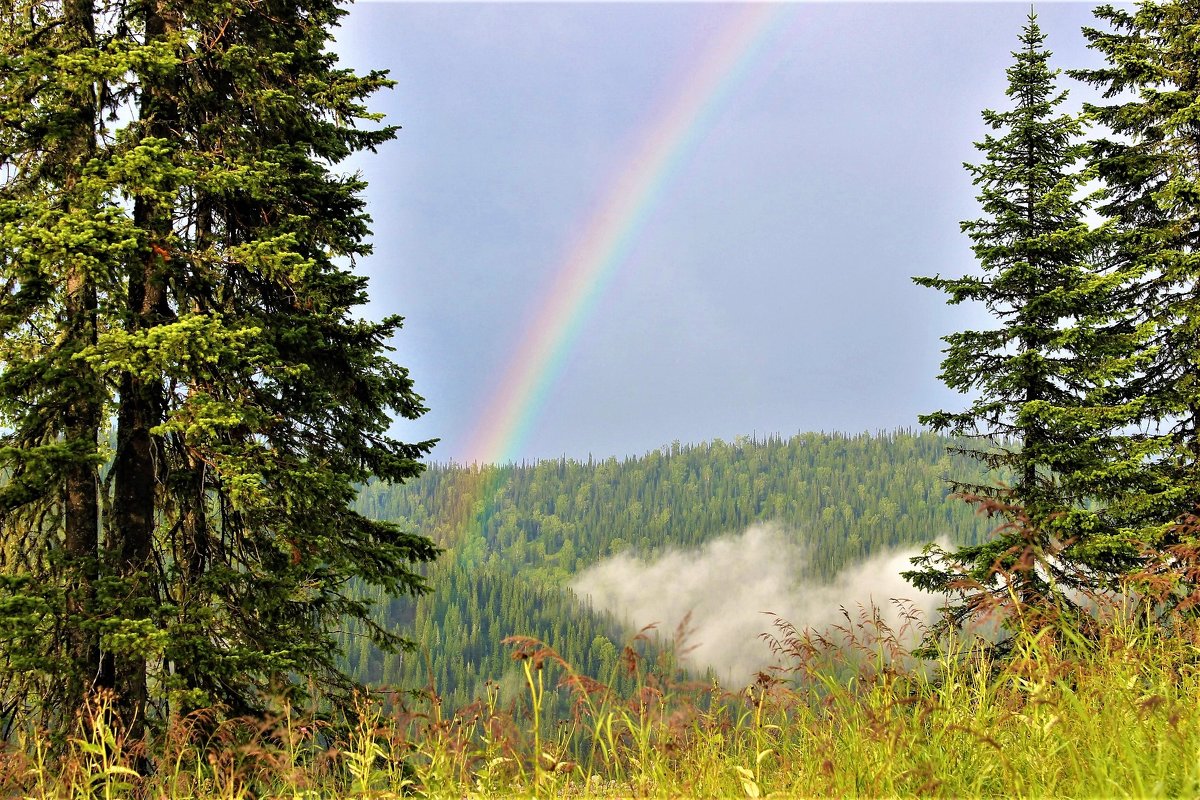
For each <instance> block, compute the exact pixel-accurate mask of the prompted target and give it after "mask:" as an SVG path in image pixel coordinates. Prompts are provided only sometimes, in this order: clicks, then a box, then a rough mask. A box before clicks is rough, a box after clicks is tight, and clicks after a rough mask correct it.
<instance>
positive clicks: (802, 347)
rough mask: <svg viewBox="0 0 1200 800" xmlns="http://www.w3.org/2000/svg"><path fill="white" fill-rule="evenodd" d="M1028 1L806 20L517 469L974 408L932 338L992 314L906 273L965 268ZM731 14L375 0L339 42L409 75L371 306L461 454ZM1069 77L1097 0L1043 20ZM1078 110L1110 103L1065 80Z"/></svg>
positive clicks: (651, 229) (672, 206)
mask: <svg viewBox="0 0 1200 800" xmlns="http://www.w3.org/2000/svg"><path fill="white" fill-rule="evenodd" d="M1028 10H1029V6H1028V4H1022V3H931V4H916V3H886V4H874V3H811V4H810V3H798V4H795V5H794V6H793V7H791V8H790V9H789V21H788V23H787V25H786V26H782V27H781V28H780V30H779V31H778V32H777V36H776V38H775V40H774V42H773V44H772V45H770V46H769V47H767V48H766V49H765V51H764V52H763V53H762V54H761V56H760V58H759V59H758V60H757V61H755V62H754V63H753V65H752V66H751V69H750V71H749V73H748V75H747V77H746V79H745V80H743V81H742V82H741V83H739V84H738V85H737V87H736V90H735V91H734V92H733V93H732V94H731V96H730V97H729V98H728V99H727V101H726V102H724V103H723V104H722V105H721V106H720V108H719V109H718V112H717V114H716V115H715V116H714V117H713V119H712V121H711V124H710V125H708V126H707V127H706V128H705V129H703V130H702V132H701V134H702V135H701V138H700V139H699V141H698V143H697V145H696V146H695V148H694V149H693V150H691V151H690V154H689V156H688V158H687V160H686V162H685V164H684V166H683V168H682V169H681V170H680V171H679V172H678V174H677V175H676V176H675V178H674V180H673V181H672V182H671V183H670V184H669V185H668V186H667V187H666V190H665V191H664V193H663V194H662V197H661V200H660V202H659V203H658V205H657V206H656V208H655V209H654V210H653V212H652V214H651V216H650V218H649V220H648V222H647V225H646V227H645V228H644V230H643V232H642V234H641V235H640V237H639V238H638V241H637V243H636V246H635V247H634V250H633V252H632V253H631V255H630V257H629V258H628V260H627V261H626V262H625V263H623V264H622V265H621V267H620V268H619V271H618V272H617V274H616V277H615V279H614V280H613V281H612V283H611V284H610V285H609V286H608V287H607V290H606V291H605V292H604V294H603V295H602V296H601V297H600V298H599V299H598V302H597V303H596V304H595V307H594V309H593V312H592V313H591V314H590V315H589V316H588V317H587V318H586V319H585V320H584V321H583V324H582V326H581V328H580V333H579V337H578V339H577V341H576V342H575V345H574V347H573V348H572V350H571V351H570V353H569V356H568V358H567V359H566V362H565V366H564V368H563V369H562V370H561V372H559V373H558V374H556V376H555V379H554V381H553V383H552V385H551V388H550V390H549V393H548V395H547V397H546V402H545V404H544V406H542V408H541V411H540V413H539V414H538V416H537V418H536V420H535V423H534V425H533V426H532V428H531V430H530V433H529V435H528V437H527V438H526V439H525V440H524V441H523V442H522V443H521V444H520V447H519V448H518V457H520V458H528V459H533V458H542V457H558V456H560V455H567V456H570V457H579V458H586V457H587V456H588V455H589V454H591V455H594V456H597V457H607V456H609V455H616V456H625V455H638V454H641V453H644V452H646V451H648V450H651V449H654V448H657V447H659V446H661V445H664V444H669V443H670V442H672V441H673V440H680V441H683V442H695V441H701V440H706V439H712V438H715V437H721V438H724V439H732V438H734V437H735V436H738V435H749V434H751V433H754V432H757V433H758V434H759V435H763V434H766V433H781V434H783V435H789V434H792V433H795V432H797V431H810V430H841V431H849V432H859V431H864V430H871V431H874V430H877V429H890V428H893V427H897V426H915V425H916V416H917V414H919V413H923V412H927V411H931V410H934V409H937V408H959V407H961V405H962V404H963V402H964V400H963V398H961V397H960V396H957V395H955V394H953V393H951V392H949V391H948V390H946V389H945V388H944V387H942V386H941V384H940V383H939V382H938V380H937V373H938V363H939V361H940V359H941V353H940V350H941V346H942V343H941V342H940V341H939V338H938V337H939V336H942V335H944V334H946V333H949V332H952V331H954V330H959V329H962V328H963V327H965V326H968V325H976V326H978V325H981V324H983V325H986V324H987V319H986V317H984V316H983V315H982V312H980V311H979V310H977V309H970V308H951V307H948V306H946V305H945V304H944V301H943V299H942V297H941V296H939V294H938V293H937V292H935V291H932V290H927V289H921V288H919V287H916V286H914V285H912V283H911V281H910V280H909V278H910V276H912V275H919V274H921V275H924V274H935V273H942V274H943V275H954V274H961V273H963V272H965V271H970V270H972V268H973V261H972V257H971V252H970V249H969V246H968V242H967V240H966V238H965V237H964V236H963V235H962V234H961V233H960V232H959V226H958V224H959V221H960V220H963V219H968V218H971V217H975V216H977V215H978V211H977V206H976V204H975V201H974V195H975V190H974V188H973V187H972V186H971V183H970V178H969V176H968V175H967V173H966V171H965V170H964V169H963V168H962V162H963V161H974V160H976V151H975V150H974V148H973V146H972V142H973V141H975V140H978V139H980V138H982V136H983V134H984V132H985V127H984V125H983V122H982V121H981V119H980V116H979V112H980V110H981V109H983V108H984V107H992V108H1000V107H1006V102H1007V101H1006V98H1005V97H1004V94H1003V92H1004V88H1005V85H1006V81H1005V76H1004V70H1005V68H1006V67H1007V66H1008V65H1009V64H1010V63H1011V55H1010V53H1011V51H1012V50H1013V49H1014V48H1015V47H1016V46H1017V36H1018V34H1019V31H1020V27H1021V25H1022V23H1023V21H1024V18H1025V15H1026V14H1027V13H1028ZM743 11H744V9H742V8H740V7H739V6H737V5H726V4H717V3H695V4H692V3H667V4H642V3H611V4H584V3H547V4H534V3H513V4H507V3H483V4H454V3H398V2H397V3H384V2H369V3H360V4H358V5H355V6H353V7H352V8H351V10H350V14H349V16H347V17H346V18H345V20H344V22H343V26H342V29H341V30H339V32H338V34H337V37H338V50H339V52H340V53H341V55H342V57H343V60H344V63H346V64H347V65H350V66H353V67H355V68H356V69H360V70H363V69H369V68H377V69H387V70H389V71H390V72H391V76H392V78H394V79H395V80H396V81H397V85H396V87H395V88H394V89H393V90H391V91H388V92H384V93H381V94H380V95H378V96H376V98H375V99H374V101H373V102H372V104H371V105H372V108H373V109H374V110H377V111H381V112H384V113H385V114H386V115H387V117H388V120H389V121H390V122H393V123H396V124H399V125H401V126H402V130H401V131H400V133H399V135H398V138H397V139H396V140H395V141H393V142H390V143H388V144H387V145H385V146H384V147H383V148H381V149H380V151H379V153H378V154H375V155H369V154H368V155H365V156H361V157H356V158H355V159H354V161H353V162H352V165H351V166H352V168H355V169H359V170H361V171H362V173H363V174H364V175H365V176H366V178H367V179H368V180H369V181H370V184H371V186H370V189H369V191H368V201H369V204H370V210H371V214H372V216H373V217H374V220H375V222H374V231H375V234H374V239H373V241H374V245H375V253H374V254H373V255H372V256H371V257H370V258H368V259H366V260H365V261H363V262H362V263H361V264H360V265H359V268H360V269H362V270H363V271H364V272H365V273H366V274H368V275H369V276H370V277H371V296H372V302H371V305H370V306H369V307H368V308H367V310H366V312H365V313H367V314H368V315H369V316H373V317H378V316H381V315H383V314H386V313H399V314H402V315H404V316H405V317H406V320H407V321H406V326H405V329H404V330H403V331H402V332H401V334H400V335H399V336H398V337H397V338H396V340H395V342H394V345H395V347H396V354H395V356H396V359H397V361H399V362H400V363H402V364H404V365H406V366H408V367H409V368H410V369H411V370H412V374H413V376H414V378H415V380H416V383H417V388H418V391H419V392H420V393H421V394H423V395H424V397H425V398H426V402H427V403H428V405H429V406H430V409H431V410H430V412H429V414H428V415H426V417H425V418H423V419H422V420H421V421H419V422H416V423H407V422H405V423H401V424H398V425H397V426H396V429H395V432H396V433H397V434H398V435H399V436H401V437H402V438H406V439H416V438H425V437H440V438H441V440H442V443H441V444H440V445H439V446H438V448H437V449H436V450H435V453H434V458H435V460H439V461H448V460H451V459H461V458H462V457H463V455H464V453H465V452H466V447H467V439H468V437H469V436H470V434H471V432H472V429H473V426H474V425H475V423H476V421H477V420H478V419H479V417H480V415H481V414H482V413H483V410H484V409H485V407H486V404H487V403H488V402H489V400H490V399H491V398H492V397H494V392H495V389H496V385H497V382H498V381H499V380H500V379H501V376H502V373H503V370H504V369H505V368H506V367H507V366H508V363H509V360H510V359H511V357H512V355H513V353H514V350H515V349H516V348H517V346H518V342H519V341H520V339H521V336H522V334H523V332H524V326H525V325H526V324H527V322H528V320H529V319H530V318H531V316H532V315H533V314H534V312H535V311H536V309H537V307H538V304H539V303H540V302H541V301H543V300H544V298H545V295H546V292H547V288H548V286H549V284H550V281H551V280H552V278H553V276H554V271H555V269H556V268H558V267H559V266H560V265H561V264H562V259H563V257H564V254H565V253H566V251H567V250H568V248H569V247H570V244H571V242H572V241H573V236H574V235H576V234H578V233H579V231H580V229H581V227H582V226H583V225H584V224H585V223H586V222H587V221H588V219H589V218H590V214H591V213H592V212H593V211H594V210H595V208H596V207H597V206H598V205H599V204H600V203H601V202H602V201H603V199H604V198H603V197H602V196H601V193H602V192H603V190H604V189H605V188H607V187H608V185H609V182H610V181H609V179H610V176H612V175H613V174H616V173H618V172H620V171H621V169H622V168H623V167H624V166H625V165H626V164H627V163H628V161H629V159H631V158H632V157H633V154H634V153H635V152H636V150H637V148H638V146H639V145H640V144H641V141H642V138H643V137H644V136H645V133H646V130H647V128H648V127H649V125H650V124H651V123H652V122H653V121H654V120H655V119H656V116H655V114H656V112H657V111H660V110H661V108H662V106H663V104H664V102H665V101H666V100H667V99H669V98H670V97H672V93H673V92H674V91H677V90H678V89H679V88H680V87H682V86H683V84H684V82H685V81H686V79H687V75H688V70H689V67H690V66H692V65H694V64H695V62H696V59H697V54H699V53H701V52H703V50H704V48H705V47H706V46H707V45H709V44H710V43H711V42H713V41H714V39H715V37H716V36H717V35H718V34H719V32H720V31H721V30H723V29H724V28H725V27H727V26H729V25H730V24H731V23H732V20H733V19H734V15H737V14H739V13H742V12H743ZM1037 11H1038V15H1039V24H1041V26H1042V27H1043V29H1044V30H1045V31H1046V33H1047V34H1048V35H1049V41H1048V43H1047V44H1048V47H1049V48H1050V49H1051V50H1052V51H1053V52H1054V54H1055V58H1054V61H1053V64H1054V65H1055V66H1057V67H1059V68H1064V69H1065V68H1071V67H1080V66H1088V65H1094V64H1096V63H1098V58H1097V56H1096V55H1095V54H1093V53H1091V52H1090V51H1088V50H1087V49H1086V48H1085V46H1084V42H1083V39H1082V36H1081V35H1080V33H1079V29H1080V27H1081V26H1083V25H1087V24H1090V21H1091V6H1090V5H1087V4H1084V3H1055V4H1042V5H1039V6H1038V8H1037ZM1061 81H1062V85H1063V86H1064V87H1066V88H1070V89H1071V90H1072V96H1071V99H1070V100H1069V101H1068V105H1069V106H1071V107H1075V106H1076V105H1078V102H1079V101H1081V100H1082V98H1084V97H1090V96H1091V93H1090V92H1089V91H1088V90H1087V89H1086V88H1085V87H1081V86H1078V85H1075V84H1074V82H1072V81H1070V80H1069V79H1067V78H1066V77H1065V76H1063V77H1062V78H1061Z"/></svg>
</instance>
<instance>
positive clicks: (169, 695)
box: [0, 0, 436, 733]
mask: <svg viewBox="0 0 1200 800" xmlns="http://www.w3.org/2000/svg"><path fill="white" fill-rule="evenodd" d="M342 13H344V12H343V11H341V10H340V9H339V8H338V7H337V5H336V3H334V2H332V0H294V1H291V2H285V1H283V0H271V1H270V2H261V3H257V2H256V3H234V4H229V3H219V2H189V3H174V2H167V0H145V2H140V3H132V4H125V3H121V4H117V3H112V4H101V3H99V2H97V3H96V5H95V6H92V5H90V4H86V5H85V4H83V3H82V2H81V0H76V1H75V2H74V3H68V4H65V5H55V4H43V3H34V2H30V3H29V4H27V5H26V4H22V3H18V4H16V5H14V6H11V11H9V12H6V13H5V14H4V16H3V19H2V20H0V24H2V27H0V53H2V54H3V58H4V59H5V61H4V64H3V65H2V66H3V67H4V69H3V70H0V73H2V75H3V78H0V103H2V106H0V108H2V109H3V115H2V116H0V142H2V143H3V151H2V153H0V156H2V162H3V169H4V175H3V177H4V183H3V186H2V190H0V191H2V194H0V225H2V226H3V227H2V228H0V236H2V237H3V242H2V244H3V245H4V247H3V253H4V255H3V256H0V258H2V259H3V260H2V261H0V265H2V267H3V276H2V279H3V281H4V282H5V289H6V291H5V293H4V294H3V296H0V304H2V305H0V320H2V321H3V324H4V326H5V344H4V349H3V351H0V352H2V359H0V412H2V413H3V420H2V421H0V423H2V426H3V429H4V431H5V434H4V435H5V441H4V448H3V450H0V454H2V455H3V458H4V459H5V461H4V467H5V470H6V471H5V474H4V478H3V480H4V485H3V492H2V494H0V497H2V499H3V507H2V508H0V511H2V512H3V517H2V522H3V535H4V542H3V544H4V554H5V563H4V570H5V571H4V576H3V577H4V581H3V583H2V585H0V589H2V590H3V591H4V594H5V596H4V600H5V602H4V603H2V604H0V610H2V612H3V615H4V621H3V624H4V631H5V633H6V635H7V636H8V639H9V642H10V643H11V644H20V645H21V648H18V649H14V650H12V651H10V652H17V651H18V650H20V652H22V653H24V652H26V651H27V652H28V657H27V658H25V659H24V660H23V661H21V662H20V664H21V666H17V665H16V662H12V661H10V662H9V665H8V666H6V669H10V671H8V672H6V673H5V675H4V678H5V680H6V685H5V687H4V690H5V696H4V697H3V700H4V702H5V704H6V705H5V709H4V710H5V711H6V712H7V713H8V714H9V717H10V718H17V717H20V716H21V715H24V714H29V713H34V714H41V715H43V716H49V715H51V714H53V713H70V712H71V711H72V710H73V709H74V708H75V707H77V706H78V704H79V702H80V700H81V694H82V692H83V691H84V690H86V689H89V688H111V689H113V690H114V691H115V692H116V694H117V696H118V698H119V699H118V711H119V713H120V714H121V716H122V717H123V718H124V719H125V721H126V723H128V724H131V725H133V726H134V728H135V733H136V730H137V726H140V725H141V724H142V722H143V721H144V720H154V719H159V718H163V717H165V715H166V714H167V713H170V712H171V711H174V710H188V709H190V708H194V707H197V706H200V705H210V704H219V705H221V706H223V707H225V708H226V709H228V710H229V711H231V712H253V711H255V710H257V709H260V708H261V707H262V706H263V704H264V703H265V702H266V701H267V700H268V699H269V695H270V694H271V693H273V692H287V691H300V690H303V688H304V687H306V686H308V685H310V683H311V684H312V685H316V686H317V687H318V688H320V689H321V690H323V691H325V692H326V693H328V696H330V697H331V698H332V699H333V700H335V701H336V700H337V699H338V698H343V699H344V698H345V697H347V696H348V693H349V692H350V690H352V689H353V688H354V684H353V682H352V681H351V680H350V679H349V678H348V677H347V676H345V675H344V674H343V673H342V672H341V670H340V668H339V664H340V661H339V657H338V652H337V648H336V647H335V646H334V639H333V638H332V636H331V634H330V630H331V628H332V627H333V626H334V625H335V624H337V623H339V622H340V621H341V620H342V619H344V618H346V617H350V618H353V619H358V620H359V625H360V629H361V630H362V631H363V632H364V634H365V635H367V636H369V637H371V638H372V639H374V640H375V641H376V642H377V643H378V644H380V645H381V646H384V647H385V648H389V649H394V648H396V647H399V646H402V645H403V644H404V643H405V640H404V639H403V638H402V637H401V636H400V635H398V634H397V633H396V632H394V631H392V630H386V629H383V628H381V627H379V626H376V625H374V624H373V623H371V620H370V616H369V613H368V611H369V608H368V606H369V604H368V603H366V602H365V601H363V600H361V599H359V598H360V597H362V596H363V595H362V594H361V593H360V592H359V590H358V588H357V587H358V586H359V584H360V582H365V583H366V584H369V585H374V586H376V587H379V588H381V589H383V590H384V591H386V592H388V593H389V594H405V593H411V592H417V591H421V589H422V587H423V583H422V579H421V578H420V576H419V574H418V573H417V572H416V571H415V567H416V565H417V564H419V563H420V562H423V561H427V560H429V559H431V558H432V557H433V556H434V555H435V553H436V548H434V546H433V545H432V543H431V542H430V541H429V540H428V539H426V538H425V537H422V536H417V535H412V534H408V533H404V532H403V531H401V530H399V529H398V528H397V527H396V526H393V525H390V524H387V523H383V522H377V521H372V520H367V519H366V518H364V517H362V516H361V515H359V514H357V513H355V512H354V511H353V510H352V509H351V502H352V500H353V498H354V494H355V489H354V487H355V485H356V484H361V483H363V482H365V481H367V480H368V479H370V478H372V477H378V478H381V479H383V480H387V481H402V480H404V479H406V478H409V477H412V476H413V475H416V474H417V473H418V472H419V471H420V469H421V465H420V463H419V459H420V458H421V457H422V456H423V455H424V454H425V453H427V452H428V451H429V449H430V448H431V446H432V443H431V442H420V443H416V444H407V443H404V442H401V441H398V440H397V439H395V438H393V437H392V436H390V435H389V434H388V430H389V427H390V426H391V424H392V420H393V415H398V416H401V417H409V418H411V417H415V416H417V415H419V414H420V413H422V412H423V411H424V409H423V406H422V402H421V398H420V397H419V396H418V395H416V394H415V392H414V390H413V385H412V381H411V380H410V378H409V376H408V373H407V372H406V371H405V370H404V369H403V368H401V367H399V366H397V365H395V364H393V363H392V362H391V361H390V360H388V358H387V351H388V349H389V348H388V344H387V343H388V340H389V339H390V338H391V337H392V336H393V335H394V334H395V333H396V331H397V330H398V328H399V326H400V319H399V318H398V317H392V318H388V319H385V320H383V321H381V322H368V321H364V320H360V319H357V318H356V317H355V316H354V315H353V311H354V309H355V307H357V306H359V305H361V304H362V303H363V302H364V301H365V299H366V283H365V280H364V279H363V278H362V277H360V276H358V275H356V274H355V273H354V272H353V270H352V266H353V263H354V260H355V259H357V258H359V257H362V256H364V255H366V254H368V253H369V246H368V245H367V244H366V241H365V240H366V237H367V235H368V232H369V231H368V224H369V222H370V219H369V217H368V216H367V214H366V212H365V208H364V203H363V200H362V196H361V195H362V190H363V188H364V184H363V183H362V181H361V180H360V179H359V178H357V177H355V176H353V175H345V174H341V173H339V172H338V170H337V166H338V164H339V163H341V162H342V161H344V159H345V158H346V157H348V156H349V155H351V154H352V153H354V152H356V151H359V150H363V149H373V148H375V147H376V146H377V145H379V144H382V143H383V142H385V141H387V140H388V139H390V138H392V137H393V136H394V135H395V128H393V127H387V126H380V125H378V124H376V123H377V121H378V120H377V117H376V116H375V115H372V114H371V113H370V112H369V111H368V110H367V109H366V107H365V100H366V98H367V97H368V96H369V95H370V94H371V93H372V92H374V91H376V90H377V89H379V88H381V87H384V86H386V85H387V80H386V77H385V76H384V75H383V74H381V73H370V74H367V75H356V74H354V73H353V72H351V71H349V70H345V69H341V68H339V67H338V66H337V63H336V59H335V58H334V56H333V55H332V54H331V53H330V52H329V49H328V46H329V42H330V36H331V30H332V28H333V27H334V26H335V25H336V24H337V21H338V18H339V17H340V16H341V14H342ZM97 30H102V31H103V32H104V33H103V35H102V36H96V35H95V34H94V33H93V32H94V31H97ZM115 110H120V112H121V113H119V114H116V115H113V114H112V113H111V112H113V111H115ZM85 118H86V119H87V126H85V125H84V123H83V120H84V119H85ZM105 125H107V126H109V127H107V128H106V127H105ZM364 125H365V127H360V126H364ZM85 127H87V129H88V130H89V131H90V133H89V134H88V135H86V136H84V135H83V134H82V133H79V132H81V131H83V130H84V128H85ZM72 137H74V138H72ZM74 175H78V176H82V177H81V178H80V179H79V180H77V181H75V183H71V180H72V176H74ZM69 186H74V187H76V188H75V193H74V194H69V193H68V191H67V188H66V187H69ZM68 215H70V216H68ZM77 276H82V281H81V280H80V279H79V278H78V277H77ZM110 428H115V430H110ZM110 435H111V436H112V441H113V442H114V444H115V448H114V450H113V452H112V453H111V458H110V460H109V464H108V466H107V467H105V468H104V470H103V476H102V477H103V480H102V481H101V480H98V478H100V471H99V468H100V465H101V462H102V461H104V454H103V453H102V452H101V451H100V448H99V446H98V442H102V441H109V437H110ZM88 481H90V483H88ZM81 486H82V487H84V488H85V489H86V488H87V487H88V486H90V487H91V488H90V491H84V492H83V494H84V495H85V501H86V500H87V499H88V498H91V499H92V501H93V502H94V505H95V508H96V509H97V510H96V511H95V512H88V506H87V502H83V503H79V502H75V501H73V500H72V499H71V498H72V491H73V489H72V487H75V488H76V489H78V487H81ZM73 503H74V505H73ZM72 508H78V509H80V510H78V511H77V512H71V509H72ZM101 510H102V512H103V513H101ZM71 513H77V515H78V518H79V519H81V520H82V519H83V515H84V514H86V513H95V514H96V515H97V516H98V517H99V525H97V524H96V523H95V522H92V523H91V524H90V527H88V524H87V523H86V521H85V522H78V523H76V524H75V527H71V524H70V519H71V516H70V514H71ZM72 531H74V533H72ZM89 531H90V532H91V535H90V536H88V535H87V534H88V532H89ZM77 540H78V541H81V542H82V543H81V544H80V545H78V546H76V545H72V544H71V542H72V541H77ZM64 545H65V549H66V550H67V551H68V552H67V553H66V554H65V557H63V555H62V551H63V550H64ZM72 548H75V549H77V550H78V551H79V554H74V553H73V552H72ZM89 548H90V549H89ZM84 553H94V556H93V557H92V558H90V559H89V558H87V557H84V555H83V554H84ZM81 570H82V572H81ZM81 574H82V575H84V576H85V577H87V579H88V580H87V581H86V582H85V583H86V586H84V587H83V590H82V594H81V593H80V591H77V590H76V589H75V588H74V587H76V586H77V585H79V581H78V576H79V575H81ZM93 578H94V580H93ZM31 619H37V620H47V619H49V620H52V621H51V622H46V623H44V624H40V625H38V626H35V627H34V628H30V627H29V625H28V623H29V621H30V620H31ZM56 641H63V642H73V644H70V645H69V646H68V647H67V648H66V652H65V653H64V654H63V657H62V658H58V659H55V660H45V659H42V660H41V661H39V660H38V654H39V649H40V650H41V651H45V652H51V651H53V650H54V648H55V645H53V643H54V642H56ZM82 661H86V662H88V663H86V664H85V665H84V666H85V667H86V668H85V669H82V670H76V672H77V674H80V675H83V676H85V678H86V679H85V681H83V682H80V685H77V686H75V687H73V688H72V689H71V690H70V691H66V692H58V693H55V692H53V691H50V689H49V688H48V687H52V686H55V685H58V684H61V683H63V681H65V680H68V679H67V677H66V676H67V675H68V672H69V671H70V670H71V669H72V668H73V667H72V664H74V667H78V666H79V664H80V663H81V662H82ZM31 664H40V665H41V666H40V667H39V674H41V675H42V676H43V678H44V680H43V681H42V683H41V684H39V685H38V686H33V684H30V683H29V681H27V680H24V679H23V678H20V676H21V675H22V674H23V673H21V672H20V671H19V670H20V669H22V668H23V667H28V666H29V665H31ZM22 680H24V683H22V682H21V681H22ZM68 682H69V681H68ZM31 686H33V688H32V689H31V688H30V687H31Z"/></svg>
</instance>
